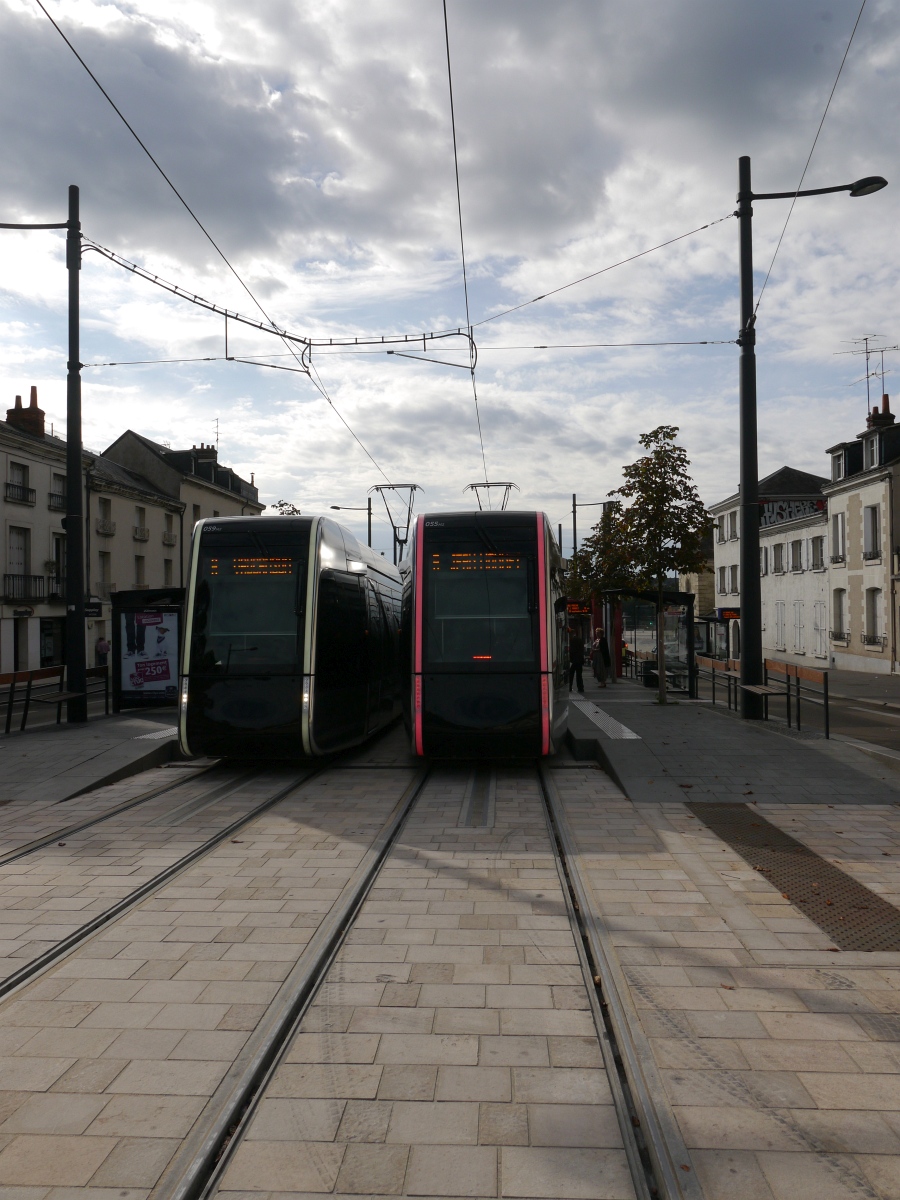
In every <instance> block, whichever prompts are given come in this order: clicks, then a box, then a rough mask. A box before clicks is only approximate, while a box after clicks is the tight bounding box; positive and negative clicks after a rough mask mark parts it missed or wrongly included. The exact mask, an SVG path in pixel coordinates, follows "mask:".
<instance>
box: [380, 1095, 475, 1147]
mask: <svg viewBox="0 0 900 1200" xmlns="http://www.w3.org/2000/svg"><path fill="white" fill-rule="evenodd" d="M387 1141H388V1142H403V1143H404V1144H407V1145H432V1146H439V1145H475V1144H476V1143H477V1141H478V1105H477V1104H471V1103H469V1104H464V1103H446V1102H443V1103H442V1102H438V1103H432V1104H427V1103H426V1104H422V1103H414V1102H412V1103H411V1102H409V1101H402V1100H398V1101H396V1102H395V1103H394V1108H393V1112H392V1114H391V1120H390V1125H389V1127H388V1132H387Z"/></svg>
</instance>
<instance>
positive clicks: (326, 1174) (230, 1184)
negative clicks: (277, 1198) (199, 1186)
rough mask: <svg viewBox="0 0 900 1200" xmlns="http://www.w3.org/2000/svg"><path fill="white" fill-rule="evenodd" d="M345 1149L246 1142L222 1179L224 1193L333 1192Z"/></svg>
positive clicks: (311, 1145) (313, 1143) (324, 1144)
mask: <svg viewBox="0 0 900 1200" xmlns="http://www.w3.org/2000/svg"><path fill="white" fill-rule="evenodd" d="M344 1149H345V1148H344V1147H343V1146H334V1145H330V1144H328V1143H324V1142H262V1141H259V1142H258V1141H249V1140H248V1141H244V1142H242V1143H241V1145H240V1146H239V1147H238V1149H237V1151H236V1152H235V1155H234V1158H233V1159H232V1161H231V1163H230V1165H229V1167H228V1169H227V1170H226V1172H225V1175H224V1177H223V1180H222V1188H223V1190H225V1191H228V1190H231V1189H241V1188H246V1189H247V1190H248V1191H252V1192H256V1193H257V1194H258V1193H259V1192H267V1191H275V1192H279V1191H283V1192H307V1191H308V1192H330V1191H331V1190H332V1189H333V1188H334V1185H335V1181H336V1180H337V1177H338V1171H339V1170H340V1166H341V1161H342V1159H343V1157H344Z"/></svg>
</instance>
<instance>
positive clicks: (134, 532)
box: [131, 525, 150, 542]
mask: <svg viewBox="0 0 900 1200" xmlns="http://www.w3.org/2000/svg"><path fill="white" fill-rule="evenodd" d="M131 536H132V537H133V538H134V540H135V541H136V542H149V541H150V530H149V529H148V528H147V526H146V525H132V527H131Z"/></svg>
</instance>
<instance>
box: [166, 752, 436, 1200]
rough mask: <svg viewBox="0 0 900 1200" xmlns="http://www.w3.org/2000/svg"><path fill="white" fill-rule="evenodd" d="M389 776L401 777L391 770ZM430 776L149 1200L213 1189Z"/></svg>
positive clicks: (370, 857) (416, 783)
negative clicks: (392, 773) (394, 774)
mask: <svg viewBox="0 0 900 1200" xmlns="http://www.w3.org/2000/svg"><path fill="white" fill-rule="evenodd" d="M395 769H396V770H402V771H408V770H410V768H409V767H406V766H398V767H397V768H395ZM430 774H431V768H430V767H420V768H418V770H417V771H416V774H415V776H414V778H413V779H412V780H411V781H410V783H409V784H408V785H407V786H406V788H405V789H404V790H403V793H402V795H401V796H400V798H399V799H398V801H397V803H396V805H395V806H394V809H393V811H392V812H391V815H390V816H389V817H388V819H387V821H386V822H385V823H384V825H383V826H382V827H381V829H380V830H379V832H378V834H377V835H376V836H375V838H374V839H373V841H372V843H371V845H370V846H369V848H368V849H367V850H366V851H365V853H364V854H363V857H362V859H361V860H360V863H359V865H358V866H357V868H356V870H355V871H354V872H353V874H352V875H351V877H350V879H349V880H348V881H347V883H346V885H345V886H344V888H343V890H342V892H341V895H340V896H339V897H338V899H337V900H336V901H335V904H334V905H333V907H332V909H331V911H330V912H329V913H328V915H327V916H326V917H325V918H324V920H323V921H322V922H321V924H320V925H319V927H318V929H317V930H316V932H315V933H314V934H313V936H312V937H311V938H310V940H309V942H308V943H307V945H306V947H305V948H304V950H303V952H302V954H301V955H300V957H299V958H298V959H297V962H296V963H295V964H294V967H293V968H292V970H291V972H290V974H289V975H288V977H287V978H286V979H285V981H284V983H283V984H282V985H281V987H280V988H279V990H278V992H277V994H276V996H275V998H274V999H273V1000H272V1002H271V1004H270V1005H269V1007H268V1008H267V1010H266V1012H265V1015H264V1016H263V1018H262V1020H261V1021H260V1023H259V1024H258V1025H257V1027H256V1029H255V1030H254V1032H253V1033H252V1034H251V1035H250V1038H249V1039H248V1041H247V1043H246V1045H245V1046H244V1049H243V1050H242V1051H241V1053H240V1054H239V1055H238V1057H237V1058H236V1059H235V1061H234V1063H233V1065H232V1067H231V1069H230V1070H229V1071H228V1073H227V1074H226V1076H225V1078H224V1079H223V1080H222V1082H221V1083H220V1084H219V1087H218V1088H217V1089H216V1091H215V1093H214V1094H213V1096H212V1098H211V1099H210V1100H209V1102H208V1104H207V1105H206V1109H205V1110H204V1113H203V1114H201V1116H200V1118H199V1120H198V1122H197V1124H196V1126H195V1129H194V1132H193V1133H191V1134H190V1135H189V1136H188V1138H187V1139H186V1140H185V1141H184V1142H183V1143H182V1146H181V1148H180V1150H179V1151H178V1152H177V1153H176V1154H175V1157H174V1158H173V1159H172V1160H171V1162H170V1163H169V1165H168V1167H167V1168H166V1170H165V1171H164V1172H163V1175H162V1177H161V1178H160V1179H159V1181H158V1182H157V1184H156V1186H155V1187H154V1188H153V1190H152V1191H151V1193H150V1197H149V1200H205V1198H206V1197H208V1196H210V1195H211V1193H212V1192H213V1191H215V1189H216V1188H217V1187H218V1183H219V1181H220V1179H221V1177H222V1174H223V1173H224V1171H225V1169H226V1167H227V1166H228V1163H229V1162H230V1160H231V1155H232V1154H233V1153H234V1151H235V1149H236V1148H237V1146H238V1145H239V1144H240V1142H241V1139H242V1136H243V1133H244V1131H245V1130H246V1129H247V1127H248V1125H249V1123H250V1120H251V1119H252V1117H253V1114H254V1112H255V1111H256V1105H257V1102H258V1100H259V1099H260V1098H261V1097H262V1096H263V1094H264V1093H265V1090H266V1088H267V1086H268V1083H269V1081H270V1079H271V1077H272V1075H273V1074H274V1071H275V1069H276V1067H277V1066H278V1064H279V1062H280V1061H281V1058H282V1055H283V1054H284V1052H285V1051H286V1050H287V1048H288V1046H289V1045H290V1043H291V1040H292V1038H293V1036H294V1033H295V1032H296V1030H297V1027H298V1025H299V1024H300V1022H301V1021H302V1019H303V1017H304V1016H305V1014H306V1011H307V1009H308V1008H309V1006H310V1004H311V1003H312V1001H313V999H314V998H315V995H316V993H317V991H318V990H319V987H320V986H321V984H322V982H323V981H324V979H325V976H326V975H327V973H328V970H329V968H330V967H331V964H332V963H333V961H334V959H335V956H336V955H337V953H338V951H339V950H340V948H341V946H342V945H343V943H344V940H345V938H346V936H347V934H348V932H349V931H350V928H351V926H352V924H353V922H354V920H355V919H356V916H357V914H358V912H359V910H360V908H361V907H362V905H363V903H364V901H365V899H366V897H367V896H368V894H369V892H370V890H371V888H372V885H373V883H374V882H375V880H376V878H377V877H378V874H379V872H380V871H381V868H382V866H383V864H384V861H385V859H386V858H387V856H388V854H389V853H390V851H391V849H392V847H393V846H394V844H395V843H396V841H397V838H398V837H399V835H400V832H401V830H402V828H403V826H404V824H405V822H406V818H407V817H408V816H409V814H410V812H411V811H412V809H413V807H414V806H415V803H416V801H417V800H418V798H419V796H420V795H421V794H422V791H423V789H424V787H425V784H426V783H427V781H428V778H429V776H430Z"/></svg>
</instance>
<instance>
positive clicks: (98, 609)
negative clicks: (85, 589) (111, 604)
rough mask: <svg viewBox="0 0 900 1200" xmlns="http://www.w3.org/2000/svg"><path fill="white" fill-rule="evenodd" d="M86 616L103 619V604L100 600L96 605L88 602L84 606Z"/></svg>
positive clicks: (90, 601)
mask: <svg viewBox="0 0 900 1200" xmlns="http://www.w3.org/2000/svg"><path fill="white" fill-rule="evenodd" d="M84 615H85V616H86V617H102V616H103V605H102V603H101V602H100V601H99V600H98V601H97V602H96V604H95V603H94V602H93V601H92V600H89V601H87V603H86V604H85V606H84Z"/></svg>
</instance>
